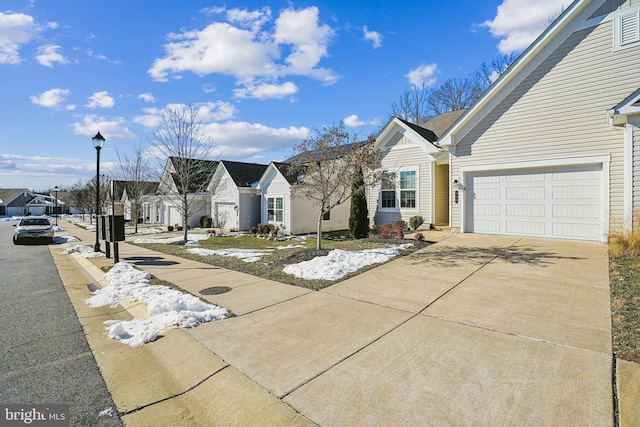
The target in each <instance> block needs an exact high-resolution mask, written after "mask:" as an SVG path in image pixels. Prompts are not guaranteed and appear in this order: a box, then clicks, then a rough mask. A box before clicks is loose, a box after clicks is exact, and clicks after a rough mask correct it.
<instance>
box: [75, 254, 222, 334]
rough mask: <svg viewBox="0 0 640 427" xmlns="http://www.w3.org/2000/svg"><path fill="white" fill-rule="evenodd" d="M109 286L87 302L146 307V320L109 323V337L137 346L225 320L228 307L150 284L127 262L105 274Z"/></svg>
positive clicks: (95, 305)
mask: <svg viewBox="0 0 640 427" xmlns="http://www.w3.org/2000/svg"><path fill="white" fill-rule="evenodd" d="M104 277H105V278H106V279H107V280H108V281H109V285H108V286H106V287H104V288H102V289H98V290H97V291H95V292H94V293H93V296H91V297H90V298H88V299H86V300H85V303H86V304H87V305H88V306H89V307H101V306H105V305H109V306H111V307H115V306H117V305H118V304H119V303H120V302H122V301H125V300H129V301H131V302H136V301H137V302H140V303H143V304H146V305H147V311H148V313H149V315H150V317H148V318H146V319H138V318H135V319H132V320H110V321H106V322H105V324H106V325H107V331H108V335H109V338H113V339H116V340H118V341H120V342H123V343H125V344H128V345H130V346H131V347H137V346H139V345H142V344H144V343H148V342H151V341H154V340H155V339H156V338H157V337H158V334H159V333H161V332H162V331H163V330H166V329H168V328H172V327H177V328H193V327H196V326H198V325H200V324H202V323H206V322H211V321H214V320H219V319H224V318H226V317H227V316H228V314H229V311H228V310H227V309H226V308H221V307H218V306H217V305H213V304H209V303H206V302H204V301H202V300H200V299H198V298H196V297H195V296H193V295H191V294H187V293H184V292H181V291H178V290H176V289H172V288H169V287H167V286H162V285H151V284H150V282H149V280H150V279H151V275H150V274H149V273H147V272H146V271H141V270H137V269H136V268H134V267H133V266H132V265H131V264H129V263H127V262H119V263H117V264H116V265H114V266H113V268H112V269H111V270H110V271H109V272H108V273H107V274H105V275H104Z"/></svg>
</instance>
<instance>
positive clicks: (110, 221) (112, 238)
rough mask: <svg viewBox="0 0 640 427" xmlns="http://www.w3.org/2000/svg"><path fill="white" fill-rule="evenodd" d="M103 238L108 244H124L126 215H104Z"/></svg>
mask: <svg viewBox="0 0 640 427" xmlns="http://www.w3.org/2000/svg"><path fill="white" fill-rule="evenodd" d="M102 218H103V222H102V224H103V227H102V230H103V234H102V238H103V239H104V240H106V241H107V242H124V215H115V216H114V215H103V217H102Z"/></svg>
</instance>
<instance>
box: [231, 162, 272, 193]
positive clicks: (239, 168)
mask: <svg viewBox="0 0 640 427" xmlns="http://www.w3.org/2000/svg"><path fill="white" fill-rule="evenodd" d="M220 163H222V164H223V165H224V167H225V169H226V170H227V172H229V175H231V179H233V182H235V184H236V185H237V186H238V187H253V186H255V184H256V183H257V182H258V181H259V180H260V178H261V177H262V174H263V173H264V171H265V170H266V169H267V167H268V165H261V164H258V163H244V162H232V161H229V160H222V161H221V162H220Z"/></svg>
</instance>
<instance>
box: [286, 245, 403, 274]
mask: <svg viewBox="0 0 640 427" xmlns="http://www.w3.org/2000/svg"><path fill="white" fill-rule="evenodd" d="M411 246H413V243H405V244H402V245H398V246H392V247H389V248H380V249H365V250H362V251H345V250H342V249H334V250H332V251H331V252H329V253H328V254H327V255H325V256H319V257H316V258H314V259H312V260H309V261H303V262H300V263H298V264H290V265H287V266H286V267H285V268H284V272H285V273H287V274H291V275H292V276H296V277H298V278H301V279H305V280H338V279H340V278H342V277H344V276H346V275H347V274H349V273H353V272H354V271H358V270H360V269H361V268H362V267H365V266H367V265H371V264H379V263H383V262H387V261H388V260H390V259H391V258H393V257H395V256H397V255H398V252H399V251H400V250H406V249H407V248H409V247H411Z"/></svg>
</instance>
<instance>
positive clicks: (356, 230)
mask: <svg viewBox="0 0 640 427" xmlns="http://www.w3.org/2000/svg"><path fill="white" fill-rule="evenodd" d="M364 186H365V184H364V175H363V174H362V171H360V173H359V174H358V178H357V180H356V181H355V182H353V183H352V184H351V193H352V196H351V211H350V214H349V232H350V233H351V235H352V236H353V238H354V239H364V238H366V237H368V236H369V210H368V208H367V198H366V197H365V193H364V190H363V189H364Z"/></svg>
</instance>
